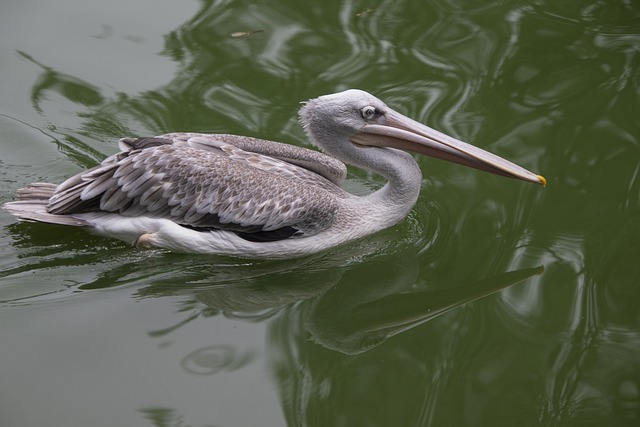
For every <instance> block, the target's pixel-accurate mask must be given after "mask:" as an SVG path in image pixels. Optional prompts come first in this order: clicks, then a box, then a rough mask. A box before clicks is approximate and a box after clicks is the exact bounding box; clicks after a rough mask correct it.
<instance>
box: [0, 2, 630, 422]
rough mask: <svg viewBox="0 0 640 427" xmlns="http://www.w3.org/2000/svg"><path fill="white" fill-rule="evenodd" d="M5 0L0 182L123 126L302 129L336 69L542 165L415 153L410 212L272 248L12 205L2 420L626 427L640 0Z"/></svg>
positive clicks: (2, 318)
mask: <svg viewBox="0 0 640 427" xmlns="http://www.w3.org/2000/svg"><path fill="white" fill-rule="evenodd" d="M1 9H2V13H1V14H0V64H1V65H0V70H2V73H1V78H0V181H1V184H2V186H1V188H0V202H2V203H4V202H7V201H9V200H12V198H13V194H14V192H15V190H16V189H17V188H19V187H21V186H23V185H25V184H27V183H30V182H33V181H49V182H60V181H62V180H64V179H65V178H67V177H68V176H70V175H72V174H74V173H77V172H78V171H80V170H81V169H83V168H87V167H90V166H93V165H95V164H96V163H97V162H99V161H100V160H101V159H102V158H104V157H105V156H107V155H110V154H113V153H114V152H115V151H116V149H117V148H116V141H117V138H119V137H121V136H124V135H153V134H160V133H164V132H169V131H184V130H191V131H200V132H225V133H238V134H245V135H252V136H260V137H263V138H268V139H275V140H281V141H286V142H290V143H294V144H301V145H304V144H306V142H305V139H304V135H303V133H302V131H301V129H300V127H299V125H298V123H297V120H296V111H297V109H298V106H299V102H300V101H303V100H305V99H308V98H310V97H315V96H318V95H321V94H325V93H331V92H335V91H338V90H342V89H346V88H351V87H356V88H361V89H364V90H368V91H370V92H372V93H374V94H376V95H377V96H379V97H380V98H382V99H384V100H385V101H386V102H387V103H388V104H389V105H390V106H392V107H393V108H395V109H397V110H398V111H400V112H402V113H404V114H407V115H409V116H410V117H413V118H415V119H416V120H419V121H422V122H424V123H426V124H428V125H430V126H432V127H435V128H437V129H439V130H442V131H444V132H447V133H449V134H451V135H453V136H455V137H458V138H460V139H463V140H465V141H468V142H471V143H473V144H475V145H478V146H480V147H483V148H485V149H487V150H490V151H492V152H495V153H497V154H499V155H501V156H504V157H507V158H509V159H510V160H513V161H515V162H516V163H519V164H521V165H523V166H525V167H527V168H528V169H531V170H534V171H537V172H539V173H541V174H543V175H544V176H545V177H546V178H547V180H548V182H549V184H548V186H547V187H546V188H542V187H539V186H535V185H531V184H527V183H522V182H518V181H514V180H508V179H504V178H500V177H497V176H494V175H489V174H483V173H481V172H478V171H474V170H469V169H466V168H463V167H460V166H456V165H452V164H449V163H445V162H440V161H436V160H431V159H426V158H419V162H420V165H421V167H422V169H423V172H424V175H425V178H424V184H423V188H422V194H421V197H420V199H419V201H418V203H417V205H416V207H415V209H414V211H413V212H412V213H411V215H410V217H409V218H408V219H407V220H406V221H404V222H403V223H401V224H400V225H398V226H396V227H393V228H391V229H389V230H386V231H384V232H382V233H379V234H377V235H375V236H371V237H370V238H367V239H364V240H362V241H359V242H355V243H353V244H350V245H347V246H344V247H340V248H336V249H335V250H332V251H329V252H328V253H323V254H319V255H316V256H312V257H307V258H303V259H299V260H294V261H283V262H267V261H243V260H234V259H228V258H220V257H204V256H188V255H179V254H172V253H168V252H163V251H138V250H136V249H134V248H131V247H128V246H127V245H125V244H123V243H120V242H117V241H112V240H109V239H104V238H100V237H96V236H92V235H90V234H87V233H86V232H84V231H82V230H76V229H68V228H64V227H58V226H51V225H42V224H19V223H16V222H15V221H14V220H13V219H12V218H11V217H10V216H9V215H8V214H7V213H5V212H4V211H2V212H0V236H1V237H0V249H1V250H0V425H2V426H19V427H23V426H27V427H29V426H45V425H46V426H65V427H67V426H174V427H178V426H179V427H186V426H218V427H222V426H224V427H227V426H401V427H403V426H452V427H458V426H492V427H493V426H545V427H546V426H637V425H640V261H639V259H640V215H639V214H640V200H639V195H640V177H639V175H640V142H639V139H640V4H639V3H638V2H637V1H635V0H627V1H608V0H606V1H605V0H602V1H591V2H584V1H577V0H570V1H562V2H556V1H542V0H540V1H502V2H497V1H496V2H473V1H418V0H387V1H383V0H381V1H364V0H362V1H336V0H328V1H323V2H299V1H292V0H271V1H251V2H249V1H224V0H220V1H195V0H188V1H173V2H164V3H163V2H155V1H152V0H135V1H124V0H115V1H110V2H97V1H95V0H89V1H86V0H82V1H80V0H63V1H59V2H47V1H44V0H8V1H6V2H5V3H4V4H3V6H2V8H1ZM256 30H261V31H259V32H254V31H256ZM236 33H244V34H236ZM350 173H351V174H350V179H349V182H348V183H347V187H348V188H349V189H351V190H352V191H355V192H360V193H362V192H365V191H367V189H372V188H376V187H378V186H380V185H381V183H382V181H381V179H380V178H379V177H376V176H372V175H370V174H368V173H365V172H362V171H358V170H355V169H353V170H350Z"/></svg>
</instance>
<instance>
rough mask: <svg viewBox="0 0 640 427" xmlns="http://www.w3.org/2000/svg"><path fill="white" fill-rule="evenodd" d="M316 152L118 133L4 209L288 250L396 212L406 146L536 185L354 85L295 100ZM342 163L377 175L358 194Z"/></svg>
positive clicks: (239, 252)
mask: <svg viewBox="0 0 640 427" xmlns="http://www.w3.org/2000/svg"><path fill="white" fill-rule="evenodd" d="M299 117H300V122H301V124H302V127H303V129H304V131H305V133H306V134H307V136H308V138H309V141H310V142H311V143H312V144H313V145H315V146H317V147H318V148H319V149H320V150H321V151H322V152H323V153H324V154H323V153H321V152H319V151H315V150H310V149H307V148H302V147H298V146H292V145H288V144H284V143H280V142H274V141H267V140H262V139H256V138H251V137H246V136H237V135H226V134H200V133H168V134H165V135H160V136H156V137H149V138H123V139H121V140H120V143H119V148H120V150H121V151H120V152H119V153H117V154H115V155H113V156H111V157H108V158H107V159H105V160H104V161H103V162H102V163H101V164H100V165H98V166H96V167H94V168H91V169H88V170H86V171H84V172H80V173H79V174H77V175H75V176H72V177H71V178H69V179H67V180H66V181H64V182H63V183H62V184H60V185H57V186H56V185H55V184H49V183H33V184H30V185H29V186H27V187H26V188H23V189H20V190H18V191H17V195H16V201H13V202H9V203H6V204H5V205H4V208H5V209H6V210H7V211H9V212H10V213H11V214H12V215H14V216H16V217H17V218H18V219H20V220H26V221H37V222H45V223H53V224H63V225H71V226H79V227H84V228H86V229H88V230H89V231H92V232H94V233H96V234H99V235H104V236H109V237H114V238H117V239H120V240H123V241H125V242H128V243H130V244H133V245H135V246H137V247H140V248H165V249H169V250H172V251H178V252H189V253H208V254H222V255H230V256H236V257H247V258H290V257H297V256H303V255H307V254H312V253H316V252H319V251H322V250H325V249H327V248H331V247H334V246H336V245H339V244H342V243H345V242H349V241H352V240H354V239H359V238H361V237H364V236H367V235H369V234H372V233H375V232H377V231H380V230H383V229H385V228H388V227H391V226H393V225H395V224H397V223H398V222H400V221H402V220H403V219H404V218H405V217H406V216H407V215H408V214H409V212H410V211H411V209H412V208H413V206H414V205H415V203H416V201H417V199H418V195H419V193H420V186H421V181H422V173H421V170H420V168H419V166H418V164H417V163H416V161H415V160H414V158H413V157H412V156H411V155H410V154H408V153H407V152H415V153H419V154H424V155H427V156H431V157H435V158H440V159H444V160H448V161H451V162H454V163H459V164H462V165H464V166H468V167H472V168H476V169H480V170H483V171H486V172H491V173H493V174H497V175H503V176H506V177H511V178H516V179H520V180H523V181H528V182H532V183H537V184H542V185H546V181H545V179H544V177H542V176H540V175H536V174H534V173H532V172H529V171H528V170H526V169H524V168H522V167H520V166H518V165H516V164H514V163H511V162H509V161H507V160H505V159H503V158H501V157H498V156H496V155H494V154H491V153H489V152H487V151H484V150H482V149H480V148H478V147H475V146H472V145H469V144H467V143H464V142H462V141H459V140H457V139H455V138H452V137H450V136H448V135H445V134H444V133H441V132H439V131H436V130H434V129H432V128H430V127H428V126H425V125H423V124H421V123H419V122H417V121H414V120H412V119H410V118H408V117H406V116H404V115H402V114H400V113H398V112H396V111H394V110H392V109H391V108H389V107H388V106H387V105H386V104H385V103H384V102H382V101H381V100H379V99H378V98H376V97H374V96H373V95H371V94H369V93H367V92H364V91H361V90H356V89H350V90H346V91H344V92H340V93H335V94H331V95H324V96H320V97H318V98H315V99H311V100H309V101H308V102H306V103H304V104H303V106H302V107H301V109H300V112H299ZM345 163H346V164H350V165H353V166H355V167H358V168H362V169H366V170H369V171H372V172H375V173H377V174H380V175H381V176H382V177H384V178H385V179H386V181H387V183H386V184H385V185H384V186H383V187H382V188H380V189H379V190H377V191H374V192H372V193H370V194H368V195H365V196H356V195H353V194H351V193H349V192H347V191H345V190H343V189H342V188H341V187H340V184H341V183H342V182H343V181H344V180H345V178H346V176H347V168H346V166H345Z"/></svg>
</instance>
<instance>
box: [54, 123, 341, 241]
mask: <svg viewBox="0 0 640 427" xmlns="http://www.w3.org/2000/svg"><path fill="white" fill-rule="evenodd" d="M169 135H174V134H169ZM175 135H185V134H175ZM186 135H188V137H184V136H181V137H176V138H171V139H169V138H167V136H161V137H154V138H152V139H149V138H147V139H140V140H137V139H133V138H127V139H125V140H123V141H125V143H123V144H121V145H122V146H123V147H125V148H127V149H128V151H123V152H121V153H118V154H116V155H114V156H111V157H109V158H108V159H106V160H105V161H104V162H103V163H102V164H101V165H99V166H97V167H95V168H93V169H90V170H89V171H85V172H83V173H81V174H78V175H76V176H74V177H71V178H69V179H68V180H67V181H65V182H64V183H62V184H61V185H59V186H58V188H57V189H56V191H55V193H54V195H53V196H52V197H51V198H50V200H49V206H48V212H49V213H53V214H73V213H78V212H90V211H95V210H101V211H106V212H118V213H120V214H122V215H124V216H152V217H159V218H167V219H171V220H173V221H175V222H176V223H178V224H181V225H184V226H187V227H190V228H195V229H211V228H217V229H228V230H233V231H236V232H237V233H238V234H239V235H242V236H243V237H246V238H248V239H249V240H253V241H270V240H274V239H279V238H286V237H290V236H292V235H294V234H296V235H302V234H305V235H309V234H314V233H317V232H318V231H321V230H322V229H324V228H326V227H328V226H329V225H330V224H331V223H332V222H333V220H334V218H335V215H336V213H337V211H338V206H339V204H338V198H339V195H341V194H343V193H342V190H340V189H339V188H338V187H337V186H336V185H335V184H334V183H333V182H331V181H330V180H329V179H328V178H327V177H326V176H324V175H319V174H317V173H316V172H313V171H311V170H309V169H306V168H304V167H300V166H297V165H295V164H291V163H288V162H286V161H285V160H282V159H279V158H273V157H270V156H267V155H264V154H260V153H255V152H249V151H246V150H244V149H240V148H238V147H236V146H234V145H232V144H230V143H229V142H230V141H229V140H228V137H230V136H225V137H227V139H224V138H222V139H221V140H217V139H215V138H214V136H212V135H204V136H203V135H199V134H186ZM237 138H242V137H237ZM203 141H204V142H203ZM256 141H259V140H256ZM265 143H268V141H261V144H263V145H262V146H261V147H259V148H261V149H263V150H264V144H265ZM273 144H277V145H278V146H276V151H277V150H278V149H280V148H279V145H283V144H279V143H273ZM267 145H268V144H267ZM296 148H299V147H296ZM272 151H273V149H272ZM294 151H295V150H294ZM307 151H310V152H312V151H311V150H307ZM312 153H316V152H312ZM316 154H320V153H316ZM296 155H297V156H298V157H302V155H301V154H300V153H297V154H296ZM332 160H333V159H332ZM325 169H326V168H325ZM329 169H330V168H329ZM337 169H339V167H338V168H337ZM337 169H336V170H337ZM334 172H336V171H335V170H334ZM325 173H326V170H325ZM332 173H333V172H332ZM332 173H328V174H329V175H331V174H332ZM336 173H337V174H338V175H339V172H336ZM334 175H335V173H334ZM334 178H335V177H334ZM251 233H256V234H255V235H253V237H251V238H249V237H247V236H248V235H249V234H251Z"/></svg>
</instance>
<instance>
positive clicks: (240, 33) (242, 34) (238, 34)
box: [231, 30, 264, 39]
mask: <svg viewBox="0 0 640 427" xmlns="http://www.w3.org/2000/svg"><path fill="white" fill-rule="evenodd" d="M263 31H264V30H253V31H236V32H235V33H231V37H233V38H236V39H237V38H240V37H249V36H252V35H254V34H256V33H261V32H263Z"/></svg>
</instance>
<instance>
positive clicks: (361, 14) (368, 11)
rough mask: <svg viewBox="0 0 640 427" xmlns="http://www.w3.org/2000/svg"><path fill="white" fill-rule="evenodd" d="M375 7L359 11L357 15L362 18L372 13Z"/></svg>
mask: <svg viewBox="0 0 640 427" xmlns="http://www.w3.org/2000/svg"><path fill="white" fill-rule="evenodd" d="M374 10H375V9H365V10H363V11H362V12H358V13H356V16H357V17H359V18H362V17H363V16H367V15H368V14H370V13H371V12H373V11H374Z"/></svg>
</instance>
